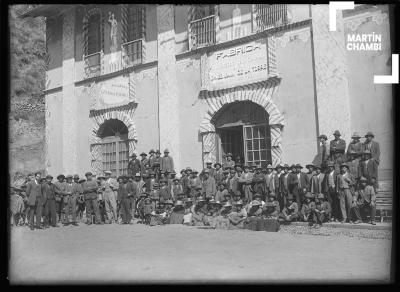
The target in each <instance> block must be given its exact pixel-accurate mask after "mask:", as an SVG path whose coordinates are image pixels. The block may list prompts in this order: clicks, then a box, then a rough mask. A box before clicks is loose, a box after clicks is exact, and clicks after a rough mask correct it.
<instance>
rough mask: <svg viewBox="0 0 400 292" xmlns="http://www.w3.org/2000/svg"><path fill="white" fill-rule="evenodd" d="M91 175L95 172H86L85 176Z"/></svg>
mask: <svg viewBox="0 0 400 292" xmlns="http://www.w3.org/2000/svg"><path fill="white" fill-rule="evenodd" d="M89 175H93V173H91V172H90V171H88V172H86V173H85V176H89Z"/></svg>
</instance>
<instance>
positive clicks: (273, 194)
mask: <svg viewBox="0 0 400 292" xmlns="http://www.w3.org/2000/svg"><path fill="white" fill-rule="evenodd" d="M268 197H270V198H276V195H275V193H270V194H269V195H268Z"/></svg>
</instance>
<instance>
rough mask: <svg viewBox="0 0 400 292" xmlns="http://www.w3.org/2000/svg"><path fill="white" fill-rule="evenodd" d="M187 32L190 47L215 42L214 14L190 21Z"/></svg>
mask: <svg viewBox="0 0 400 292" xmlns="http://www.w3.org/2000/svg"><path fill="white" fill-rule="evenodd" d="M189 33H190V39H191V47H192V48H198V47H204V46H208V45H212V44H215V15H210V16H207V17H205V18H202V19H198V20H195V21H192V22H190V24H189Z"/></svg>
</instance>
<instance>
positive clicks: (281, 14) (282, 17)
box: [255, 4, 288, 31]
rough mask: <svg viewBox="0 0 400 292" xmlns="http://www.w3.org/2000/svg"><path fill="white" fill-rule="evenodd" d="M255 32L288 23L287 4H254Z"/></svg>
mask: <svg viewBox="0 0 400 292" xmlns="http://www.w3.org/2000/svg"><path fill="white" fill-rule="evenodd" d="M255 5H256V22H257V31H262V30H265V29H268V28H271V27H275V26H280V25H284V24H287V23H288V5H287V4H274V5H270V4H255Z"/></svg>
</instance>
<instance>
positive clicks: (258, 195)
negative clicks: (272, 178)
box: [253, 193, 261, 198]
mask: <svg viewBox="0 0 400 292" xmlns="http://www.w3.org/2000/svg"><path fill="white" fill-rule="evenodd" d="M253 198H261V195H260V194H259V193H255V194H254V195H253Z"/></svg>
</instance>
